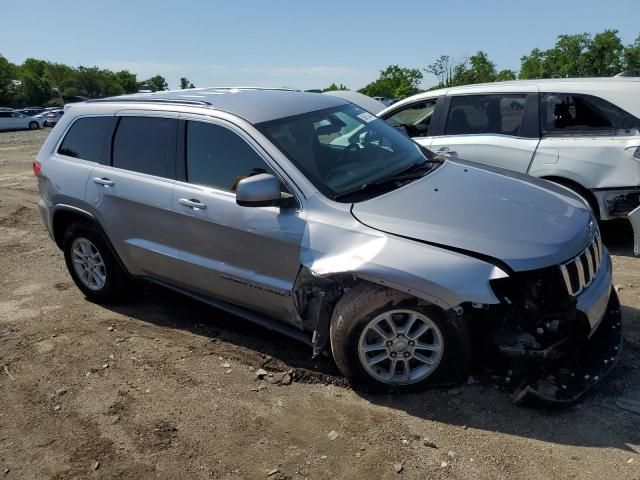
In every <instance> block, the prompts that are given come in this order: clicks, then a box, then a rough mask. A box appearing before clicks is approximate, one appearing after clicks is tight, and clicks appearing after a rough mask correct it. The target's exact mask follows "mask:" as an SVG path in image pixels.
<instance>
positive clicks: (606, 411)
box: [108, 284, 640, 451]
mask: <svg viewBox="0 0 640 480" xmlns="http://www.w3.org/2000/svg"><path fill="white" fill-rule="evenodd" d="M108 308H110V309H111V310H113V311H115V312H117V313H120V314H123V315H126V316H129V317H132V318H135V319H138V320H142V321H144V322H149V323H151V324H155V325H158V326H162V327H165V328H172V329H180V330H184V331H189V332H191V333H193V334H195V335H198V336H202V337H206V338H209V339H211V340H213V341H216V342H219V343H218V345H219V346H220V348H221V350H220V351H219V353H220V354H225V355H227V356H228V355H230V356H232V357H235V358H236V359H238V360H240V361H243V362H245V363H246V364H247V365H253V366H254V367H256V368H259V367H264V368H266V369H267V370H269V371H273V372H286V371H291V372H293V378H294V381H295V382H303V383H320V384H334V385H339V386H344V387H348V384H347V382H346V380H345V379H344V377H342V376H341V374H340V372H339V371H338V369H337V368H336V366H335V364H334V363H333V361H332V360H331V359H330V358H328V357H321V358H318V359H315V360H312V359H311V350H310V348H309V347H308V346H305V345H303V344H301V343H299V342H296V341H294V340H291V339H289V338H288V337H285V336H283V335H281V334H279V333H275V332H271V331H268V330H266V329H264V328H262V327H259V326H256V325H254V324H252V323H250V322H248V321H245V320H243V319H240V318H238V317H235V316H233V315H229V314H227V313H225V312H222V311H220V310H218V309H216V308H213V307H210V306H208V305H205V304H202V303H200V302H198V301H195V300H192V299H190V298H188V297H185V296H183V295H180V294H178V293H175V292H173V291H170V290H167V289H164V288H162V287H159V286H156V285H151V284H145V287H144V296H143V298H142V299H141V300H139V301H132V302H130V303H128V304H126V305H120V306H111V307H108ZM623 309H624V311H623V315H624V318H625V319H627V320H625V323H627V324H628V323H629V320H628V319H633V318H635V319H637V320H640V311H638V310H636V309H633V308H630V307H626V306H625V307H623ZM625 346H626V349H625V351H624V353H623V356H622V359H621V361H620V363H619V365H618V366H617V368H616V369H615V370H614V371H613V372H612V374H611V375H610V376H609V377H608V378H607V379H605V380H604V381H603V382H601V383H600V384H599V385H596V387H594V389H593V391H592V392H590V393H588V394H587V395H586V397H585V399H584V401H582V402H581V403H579V404H577V405H575V406H572V407H569V408H556V409H547V410H545V409H539V408H530V407H522V406H516V405H513V404H512V403H511V399H510V389H509V388H507V387H504V386H499V384H498V383H497V382H496V381H495V379H492V378H491V377H489V376H488V375H482V374H480V375H477V376H476V377H475V378H476V381H477V383H475V384H473V385H467V384H464V383H463V384H462V385H459V386H455V387H453V388H452V387H449V388H434V389H431V390H428V391H426V392H424V393H420V394H385V395H374V394H370V393H366V392H356V393H357V394H358V395H359V396H360V397H361V398H363V399H364V400H365V401H367V402H370V403H372V404H376V405H381V406H384V407H388V408H393V409H396V410H400V411H404V412H406V413H407V414H409V415H411V416H413V417H417V418H421V419H425V420H431V421H435V422H444V423H447V424H450V425H457V426H460V427H464V428H466V429H475V430H481V431H487V432H489V431H490V432H499V433H504V434H508V435H516V436H520V437H524V438H529V439H535V440H541V441H546V442H553V443H557V444H566V445H578V446H587V447H600V448H608V447H615V448H620V449H623V450H628V451H635V450H634V449H633V447H631V446H630V445H638V444H640V433H639V432H640V416H639V415H634V414H631V413H629V412H625V411H623V410H621V409H619V408H618V407H616V403H615V399H616V397H617V396H619V395H622V394H626V393H628V392H629V391H635V389H636V388H637V385H638V384H639V383H640V368H639V365H640V335H638V329H637V328H636V329H635V330H634V331H632V338H626V337H625Z"/></svg>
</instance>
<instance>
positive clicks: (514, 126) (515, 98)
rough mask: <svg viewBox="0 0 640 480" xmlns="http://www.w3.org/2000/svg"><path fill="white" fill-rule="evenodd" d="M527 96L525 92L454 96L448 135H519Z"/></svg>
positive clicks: (447, 128)
mask: <svg viewBox="0 0 640 480" xmlns="http://www.w3.org/2000/svg"><path fill="white" fill-rule="evenodd" d="M526 99H527V97H526V95H525V94H515V95H463V96H458V97H452V98H451V107H450V109H449V116H448V117H447V125H446V127H445V135H473V134H476V135H477V134H498V135H512V136H518V135H519V134H520V125H521V123H522V115H523V113H524V105H525V102H526Z"/></svg>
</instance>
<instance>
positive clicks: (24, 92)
mask: <svg viewBox="0 0 640 480" xmlns="http://www.w3.org/2000/svg"><path fill="white" fill-rule="evenodd" d="M20 81H21V82H22V85H21V87H20V93H19V94H18V97H17V102H18V103H19V104H21V105H42V104H44V103H45V102H47V101H49V100H50V99H51V97H52V92H51V87H50V85H49V84H48V83H47V81H46V80H44V78H42V77H39V76H37V75H36V74H35V73H33V72H30V71H26V72H24V73H22V74H21V76H20Z"/></svg>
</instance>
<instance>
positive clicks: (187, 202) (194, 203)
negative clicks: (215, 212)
mask: <svg viewBox="0 0 640 480" xmlns="http://www.w3.org/2000/svg"><path fill="white" fill-rule="evenodd" d="M178 203H179V204H180V205H184V206H185V207H190V208H193V209H194V210H205V209H206V208H207V206H206V205H205V204H204V203H202V202H201V201H200V200H198V199H196V198H192V199H188V198H179V199H178Z"/></svg>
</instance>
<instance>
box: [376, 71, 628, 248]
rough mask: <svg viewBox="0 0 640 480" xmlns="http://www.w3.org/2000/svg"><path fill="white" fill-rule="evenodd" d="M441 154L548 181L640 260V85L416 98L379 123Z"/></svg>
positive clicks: (518, 86)
mask: <svg viewBox="0 0 640 480" xmlns="http://www.w3.org/2000/svg"><path fill="white" fill-rule="evenodd" d="M378 115H379V116H380V117H381V118H383V119H384V120H385V121H386V122H387V123H389V124H390V125H392V126H395V127H398V128H401V129H403V130H404V131H406V133H407V134H408V135H409V136H411V137H412V138H413V139H414V140H415V141H417V142H418V143H420V144H421V145H423V146H425V147H427V148H429V149H431V150H433V151H434V152H436V153H440V154H443V155H447V156H449V157H459V158H464V159H466V160H471V161H475V162H479V163H484V164H487V165H492V166H496V167H502V168H505V169H509V170H514V171H517V172H520V173H527V174H529V175H532V176H535V177H539V178H544V179H546V180H551V181H553V182H555V183H559V184H561V185H564V186H565V187H568V188H570V189H571V190H573V191H574V192H576V193H578V194H579V195H580V196H582V197H583V198H584V199H585V200H586V201H587V203H588V204H589V205H590V206H591V208H592V209H593V211H594V212H595V214H596V216H597V217H598V219H599V220H611V219H614V218H621V217H626V218H628V219H629V220H630V221H631V224H632V227H633V230H634V253H635V254H636V255H640V78H629V77H617V78H584V79H551V80H519V81H511V82H496V83H488V84H480V85H467V86H462V87H451V88H444V89H439V90H433V91H429V92H425V93H420V94H418V95H414V96H413V97H410V98H407V99H405V100H403V101H401V102H398V103H396V104H394V105H392V106H390V107H388V108H386V109H385V110H383V111H382V112H380V113H379V114H378Z"/></svg>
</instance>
